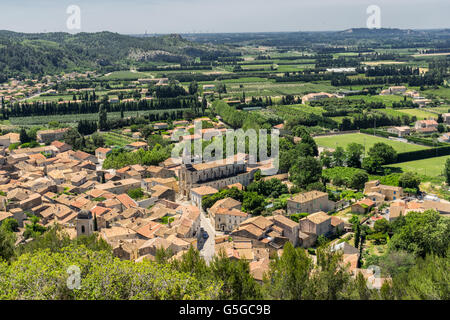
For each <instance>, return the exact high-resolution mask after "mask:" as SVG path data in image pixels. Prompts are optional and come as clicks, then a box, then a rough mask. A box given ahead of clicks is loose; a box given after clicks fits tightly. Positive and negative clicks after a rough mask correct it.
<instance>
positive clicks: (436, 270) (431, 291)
mask: <svg viewBox="0 0 450 320" xmlns="http://www.w3.org/2000/svg"><path fill="white" fill-rule="evenodd" d="M449 251H450V250H449ZM449 253H450V252H447V253H446V254H445V255H444V256H440V255H435V254H428V255H426V257H425V258H418V259H417V260H416V263H415V264H414V266H412V267H411V268H410V269H409V271H408V272H407V273H406V272H404V273H400V274H399V275H397V276H394V277H393V282H392V287H391V288H390V291H392V292H393V295H394V296H395V298H396V299H402V300H445V301H448V300H449V299H450V290H449V286H448V284H449V283H450V273H449V272H448V270H450V259H449V258H448V257H449Z"/></svg>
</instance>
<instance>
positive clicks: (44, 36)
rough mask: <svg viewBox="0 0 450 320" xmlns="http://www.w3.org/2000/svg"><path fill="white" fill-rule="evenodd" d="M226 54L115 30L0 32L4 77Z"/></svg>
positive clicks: (175, 40) (178, 40) (168, 38)
mask: <svg viewBox="0 0 450 320" xmlns="http://www.w3.org/2000/svg"><path fill="white" fill-rule="evenodd" d="M224 54H228V50H227V49H226V48H225V49H224V48H218V47H213V46H210V45H202V44H197V43H193V42H190V41H188V40H185V39H183V38H182V37H181V36H179V35H165V36H155V37H134V36H128V35H121V34H118V33H112V32H98V33H78V34H69V33H62V32H58V33H36V34H28V33H16V32H12V31H0V74H2V77H3V78H5V77H11V76H20V75H22V76H31V75H33V76H39V75H43V74H47V73H57V72H61V71H71V70H81V69H86V68H90V69H99V68H102V69H104V70H105V71H111V70H116V69H119V67H126V66H128V65H129V64H130V63H133V64H136V63H143V62H147V63H148V62H157V61H165V62H176V63H186V62H192V61H194V59H195V58H197V57H200V58H214V57H217V56H221V55H224Z"/></svg>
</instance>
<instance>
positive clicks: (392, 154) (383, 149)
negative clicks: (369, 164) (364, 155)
mask: <svg viewBox="0 0 450 320" xmlns="http://www.w3.org/2000/svg"><path fill="white" fill-rule="evenodd" d="M368 155H369V157H370V158H373V159H379V160H380V161H381V165H385V164H389V163H394V162H395V160H397V151H395V149H394V148H393V147H392V146H390V145H388V144H386V143H383V142H378V143H375V144H374V145H373V147H372V148H370V150H369V152H368Z"/></svg>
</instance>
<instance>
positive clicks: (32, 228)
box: [23, 216, 47, 239]
mask: <svg viewBox="0 0 450 320" xmlns="http://www.w3.org/2000/svg"><path fill="white" fill-rule="evenodd" d="M29 219H30V222H31V223H29V224H27V225H26V226H25V232H24V233H23V236H24V237H25V239H28V238H31V237H32V238H36V237H37V236H39V235H41V234H43V233H44V232H45V230H47V229H46V228H45V227H44V226H42V225H41V224H39V218H38V217H37V216H31V217H30V218H29Z"/></svg>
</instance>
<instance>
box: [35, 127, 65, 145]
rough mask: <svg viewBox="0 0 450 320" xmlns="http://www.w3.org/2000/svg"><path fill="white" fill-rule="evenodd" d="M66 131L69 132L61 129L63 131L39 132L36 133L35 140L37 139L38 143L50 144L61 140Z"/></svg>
mask: <svg viewBox="0 0 450 320" xmlns="http://www.w3.org/2000/svg"><path fill="white" fill-rule="evenodd" d="M67 130H69V129H68V128H63V129H55V130H40V131H38V132H37V133H36V138H37V141H38V142H41V143H50V142H53V141H55V140H61V139H63V138H64V135H65V133H66V132H67Z"/></svg>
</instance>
